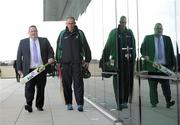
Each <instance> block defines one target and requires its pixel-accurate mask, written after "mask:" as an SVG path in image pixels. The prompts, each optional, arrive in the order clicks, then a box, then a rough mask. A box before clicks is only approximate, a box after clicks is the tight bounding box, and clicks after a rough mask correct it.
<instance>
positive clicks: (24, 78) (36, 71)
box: [20, 63, 48, 84]
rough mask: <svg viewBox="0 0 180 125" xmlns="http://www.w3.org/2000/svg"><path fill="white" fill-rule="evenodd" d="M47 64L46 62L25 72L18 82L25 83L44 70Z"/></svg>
mask: <svg viewBox="0 0 180 125" xmlns="http://www.w3.org/2000/svg"><path fill="white" fill-rule="evenodd" d="M47 65H48V63H46V64H45V65H41V66H39V67H38V68H36V69H34V70H33V71H32V72H30V73H29V74H27V75H26V76H24V77H23V78H22V79H21V80H20V83H22V84H25V83H27V82H28V81H30V80H31V79H33V78H34V77H36V76H37V75H38V74H40V73H41V72H42V71H44V70H45V69H46V66H47Z"/></svg>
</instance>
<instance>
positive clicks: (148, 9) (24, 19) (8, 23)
mask: <svg viewBox="0 0 180 125" xmlns="http://www.w3.org/2000/svg"><path fill="white" fill-rule="evenodd" d="M129 1H130V0H129ZM174 1H175V0H158V1H157V0H139V43H141V42H142V41H143V38H144V36H145V35H147V34H152V33H153V32H154V31H153V27H154V24H155V23H156V22H161V23H162V24H163V26H164V34H166V35H169V36H171V38H172V40H173V41H175V37H176V34H175V18H174V17H175V9H174V7H175V2H174ZM179 1H180V0H179ZM131 2H132V3H133V4H129V8H130V10H129V25H128V26H129V27H130V28H131V29H132V30H133V32H134V35H135V37H136V40H137V36H138V35H137V28H138V27H137V18H136V16H137V15H136V14H137V13H136V0H134V1H131ZM102 3H103V9H102V8H101V7H102ZM117 4H118V8H117V9H118V11H117V18H118V19H117V20H119V18H120V16H121V15H127V13H128V12H127V9H126V7H127V5H126V4H127V3H126V0H125V1H124V2H123V3H122V0H117ZM152 4H153V5H152ZM152 6H153V9H152ZM178 7H179V6H177V8H178ZM107 8H108V9H107ZM167 8H168V9H167ZM102 10H103V11H102ZM114 10H115V6H114V3H113V2H111V0H103V2H102V0H92V2H91V3H90V5H89V7H88V8H87V10H86V12H85V14H83V15H82V16H81V17H80V18H79V19H80V20H78V22H77V25H78V27H79V28H80V29H82V30H83V31H84V32H85V35H86V37H87V39H88V42H89V44H90V48H91V50H92V56H93V58H95V59H99V58H100V56H101V52H102V50H103V46H104V44H105V42H106V40H107V37H108V34H109V32H110V30H111V29H113V28H115V27H116V25H115V22H116V21H115V15H114V12H115V11H114ZM176 14H177V18H178V19H179V20H180V16H179V14H180V13H178V11H177V12H176ZM0 15H1V21H0V28H1V38H0V61H5V60H14V59H16V53H17V47H18V45H19V42H20V39H23V38H26V37H28V27H29V26H30V25H32V24H33V25H36V26H37V28H38V32H39V36H41V37H47V38H48V39H49V41H50V43H51V45H52V46H53V48H54V50H55V48H56V40H57V37H58V35H59V32H60V31H61V30H62V29H64V28H65V22H43V0H1V1H0ZM178 30H180V29H178ZM178 33H179V34H178ZM178 33H177V34H178V36H179V35H180V31H178ZM102 36H103V38H102Z"/></svg>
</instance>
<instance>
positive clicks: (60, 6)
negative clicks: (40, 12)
mask: <svg viewBox="0 0 180 125" xmlns="http://www.w3.org/2000/svg"><path fill="white" fill-rule="evenodd" d="M90 1H91V0H44V6H43V9H44V21H65V20H66V18H67V17H68V16H73V17H75V19H78V17H79V15H81V14H82V13H83V12H84V11H85V10H86V8H87V6H88V4H89V3H90Z"/></svg>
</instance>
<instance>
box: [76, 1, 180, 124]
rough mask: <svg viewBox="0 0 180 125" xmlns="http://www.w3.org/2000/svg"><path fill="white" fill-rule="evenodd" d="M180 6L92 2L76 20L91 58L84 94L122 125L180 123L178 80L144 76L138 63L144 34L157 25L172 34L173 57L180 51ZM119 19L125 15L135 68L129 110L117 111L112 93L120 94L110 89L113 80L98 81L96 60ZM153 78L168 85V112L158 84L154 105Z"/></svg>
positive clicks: (164, 31)
mask: <svg viewBox="0 0 180 125" xmlns="http://www.w3.org/2000/svg"><path fill="white" fill-rule="evenodd" d="M179 8H180V0H158V1H157V0H133V1H132V0H131V1H130V0H98V1H97V0H92V1H91V3H90V4H89V6H88V8H87V10H86V12H85V14H83V15H82V16H80V18H79V19H78V22H77V25H78V27H79V28H80V29H82V30H83V31H84V32H85V35H86V37H87V40H88V41H89V44H90V47H91V51H92V58H93V60H92V61H91V65H90V67H89V68H90V71H91V73H92V77H91V78H90V79H85V96H86V97H87V98H88V99H90V100H91V101H93V102H94V103H95V104H97V105H99V106H100V107H102V108H103V109H104V110H105V111H106V112H108V113H109V114H110V115H112V116H113V117H115V118H116V119H117V120H118V121H121V122H122V123H123V124H124V125H180V122H179V119H180V116H179V109H180V105H179V98H180V97H179V96H178V95H179V92H180V89H179V80H178V79H179V78H178V76H176V77H175V78H172V77H169V76H156V75H155V76H152V75H148V74H147V72H146V71H145V72H144V71H142V70H141V69H140V66H141V65H140V63H139V62H140V61H139V60H140V59H141V56H142V55H141V52H140V48H141V45H142V43H143V41H144V38H145V36H146V35H151V34H154V26H155V24H156V23H161V24H162V25H163V34H164V35H167V36H170V38H171V41H172V44H173V51H174V54H175V56H176V57H177V47H180V9H179ZM122 15H124V16H126V17H127V28H130V29H131V30H132V32H133V34H134V36H135V40H136V65H135V66H134V68H135V72H134V85H133V95H132V100H131V101H130V103H128V105H127V106H128V107H127V108H124V109H122V110H118V106H117V102H116V100H115V91H119V90H118V89H117V88H115V89H114V87H113V76H111V77H109V78H102V70H101V68H99V60H100V59H101V55H102V51H103V48H104V47H105V44H106V41H107V39H108V36H109V33H110V31H111V30H112V29H114V28H117V26H118V24H119V20H120V17H121V16H122ZM177 61H178V60H177V58H176V62H177ZM177 66H178V65H177V64H176V67H177ZM177 69H178V68H176V69H174V70H173V71H174V72H175V74H177V73H178V70H177ZM151 77H153V78H154V79H155V80H157V79H161V80H168V81H170V89H171V98H172V99H171V101H172V100H174V101H175V104H174V105H173V106H170V108H167V102H166V100H165V97H164V94H163V91H162V88H161V86H162V84H158V85H157V91H158V103H157V105H156V107H152V104H151V102H150V86H149V82H148V79H149V78H151ZM119 92H120V91H119Z"/></svg>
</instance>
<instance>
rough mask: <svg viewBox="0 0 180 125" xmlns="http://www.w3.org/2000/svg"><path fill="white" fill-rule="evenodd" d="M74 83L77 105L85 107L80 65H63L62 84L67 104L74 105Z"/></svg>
mask: <svg viewBox="0 0 180 125" xmlns="http://www.w3.org/2000/svg"><path fill="white" fill-rule="evenodd" d="M72 83H73V87H74V95H75V99H76V102H77V104H78V105H84V82H83V78H82V77H81V64H80V63H74V64H63V65H62V84H63V92H64V98H65V103H66V104H72V98H73V97H72V96H73V95H72Z"/></svg>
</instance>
